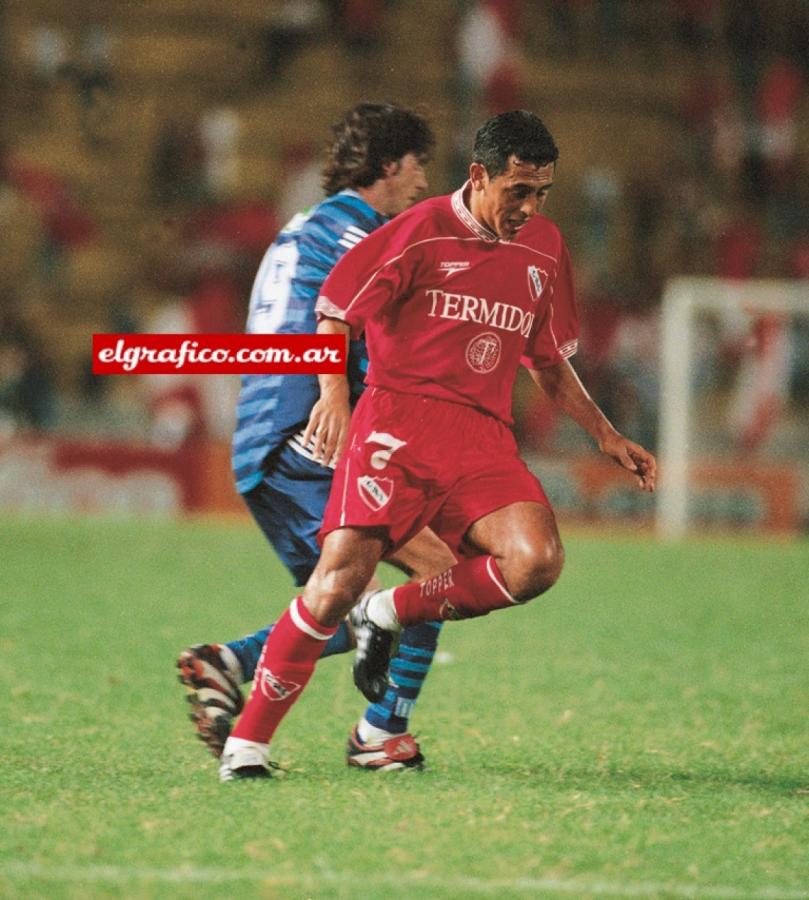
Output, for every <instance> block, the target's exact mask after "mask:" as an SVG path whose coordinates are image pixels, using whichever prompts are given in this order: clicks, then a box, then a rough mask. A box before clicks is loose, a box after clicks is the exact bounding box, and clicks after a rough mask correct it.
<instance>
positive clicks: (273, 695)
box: [256, 667, 300, 701]
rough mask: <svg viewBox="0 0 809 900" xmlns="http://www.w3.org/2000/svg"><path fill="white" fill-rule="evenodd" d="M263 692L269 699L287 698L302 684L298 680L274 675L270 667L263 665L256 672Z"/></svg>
mask: <svg viewBox="0 0 809 900" xmlns="http://www.w3.org/2000/svg"><path fill="white" fill-rule="evenodd" d="M256 678H257V679H258V683H259V686H260V687H261V693H262V694H264V696H265V697H266V698H267V699H268V700H273V701H275V700H286V698H287V697H289V695H290V694H294V693H295V691H297V690H299V689H300V685H299V684H298V683H297V682H296V681H287V680H285V679H284V678H279V677H278V676H277V675H274V674H273V673H272V672H271V671H270V670H269V669H265V668H264V667H262V668H261V669H259V670H258V671H257V672H256Z"/></svg>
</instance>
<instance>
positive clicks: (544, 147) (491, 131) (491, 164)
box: [472, 109, 559, 178]
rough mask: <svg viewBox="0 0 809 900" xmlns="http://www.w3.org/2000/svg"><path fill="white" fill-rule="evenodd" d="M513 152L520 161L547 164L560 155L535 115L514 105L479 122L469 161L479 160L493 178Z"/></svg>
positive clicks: (505, 164) (503, 167)
mask: <svg viewBox="0 0 809 900" xmlns="http://www.w3.org/2000/svg"><path fill="white" fill-rule="evenodd" d="M512 154H513V155H514V156H516V157H517V159H519V160H520V161H521V162H525V163H533V164H534V165H535V166H547V165H548V163H552V162H556V160H557V159H558V158H559V148H558V147H557V146H556V144H555V142H554V140H553V137H552V136H551V133H550V131H548V129H547V128H546V127H545V125H544V124H543V122H542V120H541V119H540V118H539V117H538V116H535V115H534V114H533V113H531V112H527V111H526V110H524V109H515V110H512V111H511V112H505V113H500V115H499V116H493V117H492V118H491V119H489V120H488V121H486V122H484V123H483V124H482V125H481V126H480V128H479V129H478V132H477V134H476V135H475V146H474V150H473V151H472V161H473V162H477V163H482V164H483V165H484V166H485V167H486V171H487V172H488V173H489V176H490V177H491V178H494V177H495V176H496V175H502V174H503V172H505V171H506V169H507V168H508V161H509V159H510V158H511V156H512Z"/></svg>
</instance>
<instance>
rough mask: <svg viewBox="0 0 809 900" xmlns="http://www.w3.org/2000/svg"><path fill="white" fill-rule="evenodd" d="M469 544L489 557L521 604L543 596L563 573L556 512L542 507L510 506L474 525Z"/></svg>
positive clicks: (561, 548) (563, 555) (467, 535)
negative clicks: (492, 559)
mask: <svg viewBox="0 0 809 900" xmlns="http://www.w3.org/2000/svg"><path fill="white" fill-rule="evenodd" d="M466 539H467V541H468V543H469V544H471V545H472V546H473V547H475V548H476V549H477V550H479V551H480V552H481V553H486V554H490V555H491V556H492V557H493V558H494V561H495V563H496V564H497V567H498V568H499V570H500V572H501V573H502V575H503V580H504V582H505V585H506V587H507V588H508V591H509V593H510V594H511V596H512V597H514V599H515V600H516V601H517V602H518V603H524V602H525V601H526V600H531V599H532V598H533V597H538V596H539V595H540V594H544V593H545V591H547V590H548V589H549V588H551V587H553V585H554V584H555V583H556V581H557V579H558V578H559V575H560V574H561V572H562V566H563V565H564V561H565V553H564V549H563V547H562V539H561V538H560V537H559V531H558V529H557V527H556V518H555V516H554V514H553V512H552V511H551V510H550V509H549V508H548V507H547V506H543V505H542V504H541V503H511V504H509V505H508V506H504V507H502V508H501V509H497V510H495V511H494V512H492V513H489V514H488V515H487V516H484V517H483V518H482V519H478V521H477V522H475V523H473V525H472V526H471V528H470V529H469V531H468V532H467V534H466Z"/></svg>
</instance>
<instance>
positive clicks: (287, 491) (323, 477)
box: [242, 444, 334, 587]
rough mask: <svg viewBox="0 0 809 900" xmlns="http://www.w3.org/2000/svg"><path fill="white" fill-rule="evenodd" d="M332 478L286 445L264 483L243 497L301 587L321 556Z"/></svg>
mask: <svg viewBox="0 0 809 900" xmlns="http://www.w3.org/2000/svg"><path fill="white" fill-rule="evenodd" d="M333 477H334V472H333V470H332V469H329V468H326V467H325V466H321V465H320V464H319V463H316V462H313V461H312V460H310V459H307V458H306V457H305V456H301V454H300V453H298V452H297V451H295V450H293V449H292V448H291V447H290V446H289V445H287V444H285V445H284V446H283V447H281V448H280V449H279V450H278V451H277V452H276V453H275V454H274V455H273V456H272V458H271V461H270V466H269V468H268V470H267V473H266V474H265V476H264V480H263V481H262V482H261V483H260V484H259V485H257V486H256V487H254V488H253V489H252V490H251V491H248V492H247V493H246V494H243V495H242V496H243V497H244V502H245V503H246V504H247V506H248V508H249V509H250V512H251V513H252V514H253V518H254V519H255V520H256V522H257V523H258V526H259V528H260V529H261V530H262V531H263V532H264V536H265V537H266V538H267V540H268V541H269V542H270V544H272V547H273V549H274V550H275V552H276V553H277V554H278V556H279V558H280V559H281V562H283V564H284V565H285V566H286V567H287V569H289V571H290V572H291V574H292V577H293V578H294V579H295V584H296V585H297V586H299V587H300V586H301V585H303V584H306V582H307V580H308V579H309V576H310V575H311V574H312V572H313V571H314V568H315V565H316V564H317V561H318V559H319V558H320V545H319V544H318V542H317V533H318V531H319V530H320V526H321V525H322V524H323V511H324V510H325V508H326V501H327V500H328V499H329V491H330V490H331V483H332V479H333Z"/></svg>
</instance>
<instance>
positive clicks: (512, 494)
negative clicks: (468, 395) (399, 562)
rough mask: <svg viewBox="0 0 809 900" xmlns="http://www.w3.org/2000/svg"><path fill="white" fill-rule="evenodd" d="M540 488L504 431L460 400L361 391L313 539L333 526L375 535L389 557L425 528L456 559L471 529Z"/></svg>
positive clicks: (540, 493) (537, 498)
mask: <svg viewBox="0 0 809 900" xmlns="http://www.w3.org/2000/svg"><path fill="white" fill-rule="evenodd" d="M525 500H529V501H534V502H536V503H542V504H543V505H544V506H547V507H548V508H549V509H550V503H549V502H548V498H547V497H546V496H545V491H544V490H543V489H542V485H541V484H540V483H539V481H538V480H537V478H536V477H535V476H534V475H532V474H531V472H530V471H529V470H528V467H527V466H526V465H525V463H524V462H523V461H522V460H521V459H520V457H519V453H518V450H517V442H516V441H515V440H514V435H513V434H512V432H511V429H510V428H509V427H508V426H507V425H505V424H503V422H501V421H500V420H499V419H495V418H493V417H492V416H489V415H486V414H485V413H482V412H480V411H479V410H477V409H475V408H473V407H471V406H464V405H462V404H459V403H449V402H447V401H444V400H435V399H432V398H430V397H422V396H419V395H416V394H398V393H394V392H393V391H387V390H383V389H381V388H368V390H366V391H365V393H364V394H363V395H362V397H361V398H360V402H359V403H358V404H357V408H356V409H355V410H354V414H353V416H352V419H351V431H350V434H349V438H348V449H347V450H346V452H345V453H344V454H343V457H342V459H341V460H340V462H339V464H338V466H337V469H336V471H335V473H334V481H333V482H332V488H331V494H330V495H329V502H328V504H327V505H326V511H325V513H324V516H323V526H322V528H321V529H320V534H319V539H320V540H321V541H322V540H323V538H324V537H325V536H326V535H327V534H328V533H329V532H330V531H334V530H335V529H336V528H343V527H357V528H363V527H366V528H382V529H384V530H385V531H386V532H387V533H388V537H389V546H388V549H387V552H388V553H392V552H393V551H395V550H397V549H398V548H399V547H402V546H403V545H404V544H406V543H407V542H408V541H409V540H410V539H411V538H412V537H414V536H415V535H416V534H418V532H419V531H421V529H422V528H424V527H425V526H426V525H429V526H430V527H431V528H433V530H434V531H435V532H436V533H437V534H439V535H440V536H441V537H442V538H443V539H444V540H445V541H446V542H447V544H449V546H450V548H451V549H452V550H453V551H454V552H455V553H458V552H461V548H462V543H463V539H464V535H465V534H466V532H467V530H468V529H469V527H470V525H472V523H473V522H476V521H477V520H478V519H480V518H482V517H483V516H485V515H487V514H488V513H491V512H494V511H495V510H496V509H500V508H501V507H503V506H508V505H509V504H510V503H517V502H520V501H525Z"/></svg>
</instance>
